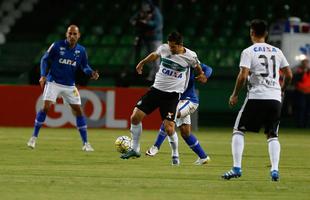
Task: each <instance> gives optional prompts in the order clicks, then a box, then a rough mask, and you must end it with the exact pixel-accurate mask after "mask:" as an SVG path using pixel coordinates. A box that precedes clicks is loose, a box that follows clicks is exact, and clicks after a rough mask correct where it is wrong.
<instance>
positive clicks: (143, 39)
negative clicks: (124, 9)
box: [130, 0, 163, 81]
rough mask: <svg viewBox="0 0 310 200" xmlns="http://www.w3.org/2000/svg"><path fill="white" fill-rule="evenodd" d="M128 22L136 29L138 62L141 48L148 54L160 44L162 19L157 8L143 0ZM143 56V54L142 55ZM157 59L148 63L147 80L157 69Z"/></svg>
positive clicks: (136, 56) (149, 79)
mask: <svg viewBox="0 0 310 200" xmlns="http://www.w3.org/2000/svg"><path fill="white" fill-rule="evenodd" d="M130 23H131V24H132V25H133V26H134V27H135V29H136V38H135V62H136V63H138V62H139V60H140V59H141V58H140V56H141V55H140V54H141V50H142V48H143V47H144V48H146V51H147V52H146V54H149V53H151V52H153V51H156V49H157V48H158V47H159V46H160V45H161V44H162V38H163V34H162V29H163V19H162V14H161V12H160V10H159V8H158V7H157V6H156V5H155V4H154V3H153V2H152V1H151V0H143V1H142V3H141V7H140V10H139V11H138V12H137V13H135V14H134V15H133V16H132V17H131V19H130ZM143 56H144V55H143ZM158 66H159V60H158V61H157V62H152V63H150V64H149V74H148V76H147V80H148V81H153V80H154V78H155V74H156V72H157V71H158Z"/></svg>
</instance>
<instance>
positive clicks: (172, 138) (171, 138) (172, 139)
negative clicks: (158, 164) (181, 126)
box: [168, 132, 179, 157]
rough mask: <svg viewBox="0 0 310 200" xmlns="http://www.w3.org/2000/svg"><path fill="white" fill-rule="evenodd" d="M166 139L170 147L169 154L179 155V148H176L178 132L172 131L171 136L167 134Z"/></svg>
mask: <svg viewBox="0 0 310 200" xmlns="http://www.w3.org/2000/svg"><path fill="white" fill-rule="evenodd" d="M168 141H169V144H170V148H171V156H175V157H179V150H178V146H179V138H178V134H177V133H176V132H174V133H173V135H172V136H169V135H168Z"/></svg>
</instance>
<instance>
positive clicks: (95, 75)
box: [90, 70, 99, 80]
mask: <svg viewBox="0 0 310 200" xmlns="http://www.w3.org/2000/svg"><path fill="white" fill-rule="evenodd" d="M98 78H99V73H98V71H97V70H96V71H93V72H92V73H91V78H90V79H93V80H97V79H98Z"/></svg>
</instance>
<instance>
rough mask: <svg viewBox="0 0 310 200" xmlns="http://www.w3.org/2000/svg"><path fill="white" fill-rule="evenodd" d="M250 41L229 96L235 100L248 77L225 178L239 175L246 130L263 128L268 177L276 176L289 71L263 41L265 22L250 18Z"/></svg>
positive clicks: (278, 52)
mask: <svg viewBox="0 0 310 200" xmlns="http://www.w3.org/2000/svg"><path fill="white" fill-rule="evenodd" d="M250 36H251V40H252V42H253V45H252V46H250V47H248V48H246V49H245V50H243V52H242V54H241V60H240V65H239V66H240V72H239V75H238V77H237V80H236V84H235V88H234V91H233V93H232V95H231V96H230V98H229V104H230V105H231V106H234V105H236V104H237V102H238V95H239V92H240V90H241V88H242V86H243V85H244V84H245V83H246V81H248V82H247V83H248V94H247V97H246V99H245V101H244V104H243V106H242V108H241V110H240V111H239V114H238V116H237V119H236V121H235V126H234V129H233V136H232V143H231V145H232V155H233V168H232V169H231V170H230V171H228V172H226V173H224V174H223V176H222V177H223V178H224V179H228V180H229V179H231V178H238V177H240V176H241V174H242V172H241V161H242V153H243V148H244V134H245V132H246V131H252V132H259V130H260V128H261V126H263V127H264V129H265V131H264V132H265V134H266V136H267V142H268V152H269V157H270V162H271V170H270V175H271V180H272V181H278V180H279V171H278V170H279V169H278V166H279V159H280V143H279V140H278V129H279V123H280V114H281V99H282V92H283V91H284V90H285V88H286V86H287V85H288V84H289V83H290V81H291V79H292V72H291V70H290V68H289V64H288V62H287V60H286V58H285V57H284V55H283V53H282V51H281V50H280V49H278V48H276V47H274V46H272V45H269V44H267V43H265V38H266V37H267V23H266V22H265V21H263V20H258V19H257V20H253V21H252V22H251V26H250ZM279 71H282V73H283V75H284V83H283V85H282V88H281V85H280V83H279Z"/></svg>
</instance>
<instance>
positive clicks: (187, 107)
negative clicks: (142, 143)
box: [146, 64, 212, 165]
mask: <svg viewBox="0 0 310 200" xmlns="http://www.w3.org/2000/svg"><path fill="white" fill-rule="evenodd" d="M201 67H202V70H203V71H204V74H205V76H206V77H207V78H209V77H210V76H211V74H212V68H211V67H209V66H207V65H205V64H201ZM198 105H199V99H198V96H197V94H196V88H195V76H194V73H192V71H191V74H190V80H189V83H188V87H187V89H186V90H185V91H184V93H183V94H182V96H181V98H180V101H179V103H178V114H177V119H176V125H177V127H179V128H180V132H181V136H182V138H183V139H184V141H185V142H186V144H187V145H188V146H189V147H190V148H191V149H192V150H193V151H194V152H195V154H196V155H197V156H198V159H197V160H196V162H195V163H194V164H196V165H203V164H207V163H208V161H209V160H210V157H209V156H208V155H207V154H206V153H205V151H204V150H203V148H202V147H201V145H200V144H199V141H198V139H197V138H196V137H195V136H194V134H193V133H192V132H191V117H190V115H191V114H192V113H194V112H195V111H196V109H197V108H198ZM175 136H176V137H177V134H175ZM166 137H167V134H166V133H165V131H164V128H163V125H161V127H160V129H159V133H158V135H157V138H156V141H155V143H154V145H153V146H152V147H151V148H150V149H149V150H147V151H146V155H148V156H155V155H156V154H157V153H158V151H159V149H160V146H161V145H162V143H163V142H164V140H165V139H166ZM168 140H169V137H168ZM175 140H176V141H177V138H176V139H175ZM169 144H170V146H171V149H172V154H173V155H172V157H173V158H174V159H173V160H172V162H173V163H172V164H173V165H178V164H179V162H180V161H179V152H178V147H177V144H178V142H171V141H170V140H169Z"/></svg>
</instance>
